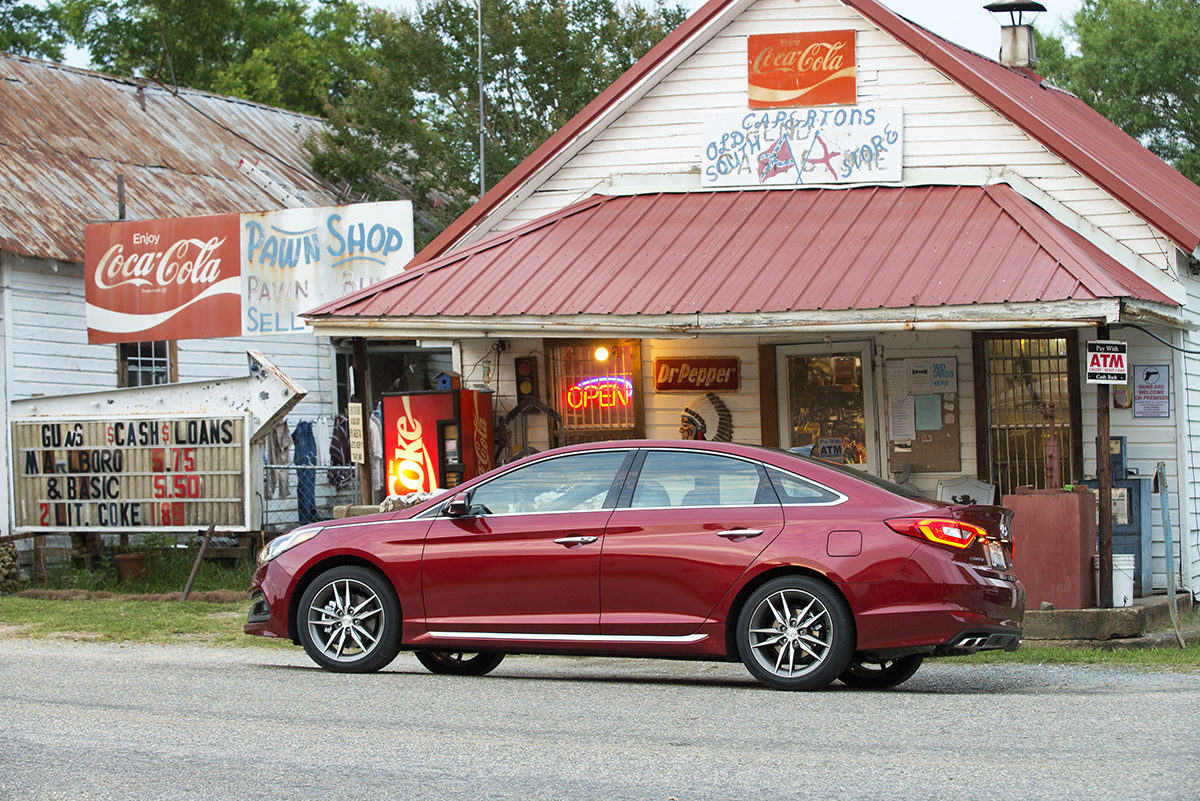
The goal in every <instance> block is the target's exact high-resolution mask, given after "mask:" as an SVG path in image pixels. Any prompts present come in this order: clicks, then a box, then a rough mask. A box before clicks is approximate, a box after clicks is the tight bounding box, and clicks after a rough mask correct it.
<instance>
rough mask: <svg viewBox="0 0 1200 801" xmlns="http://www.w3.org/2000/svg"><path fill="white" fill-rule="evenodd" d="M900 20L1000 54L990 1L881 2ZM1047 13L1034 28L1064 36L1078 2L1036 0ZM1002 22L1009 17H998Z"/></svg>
mask: <svg viewBox="0 0 1200 801" xmlns="http://www.w3.org/2000/svg"><path fill="white" fill-rule="evenodd" d="M880 2H882V3H883V4H884V5H885V6H887V7H888V8H890V9H891V10H892V11H895V12H896V13H897V14H899V15H900V16H902V17H907V18H908V19H910V20H912V21H913V22H915V23H917V24H918V25H920V26H921V27H923V28H928V29H929V30H931V31H933V32H934V33H936V34H938V35H939V36H941V37H943V38H946V39H949V40H950V41H952V42H954V43H955V44H957V45H960V46H962V47H965V48H967V49H968V50H974V51H975V52H976V53H981V54H982V55H985V56H990V57H992V58H995V57H996V55H997V54H998V53H999V51H1000V25H999V23H998V22H997V21H996V18H995V17H993V16H992V14H991V13H989V12H988V11H986V10H984V8H983V7H984V6H985V5H989V2H990V0H880ZM1039 2H1040V3H1041V4H1042V5H1044V6H1045V7H1046V11H1045V12H1044V13H1042V14H1038V15H1037V17H1036V25H1037V28H1038V30H1040V31H1042V32H1043V33H1053V34H1055V35H1056V36H1062V35H1063V29H1062V24H1061V21H1062V20H1064V19H1065V20H1067V21H1070V19H1071V18H1072V17H1073V16H1074V15H1075V12H1076V11H1077V10H1079V6H1080V5H1081V0H1039ZM1001 16H1002V17H1003V18H1004V20H1005V21H1007V20H1008V15H1007V14H1003V15H1001Z"/></svg>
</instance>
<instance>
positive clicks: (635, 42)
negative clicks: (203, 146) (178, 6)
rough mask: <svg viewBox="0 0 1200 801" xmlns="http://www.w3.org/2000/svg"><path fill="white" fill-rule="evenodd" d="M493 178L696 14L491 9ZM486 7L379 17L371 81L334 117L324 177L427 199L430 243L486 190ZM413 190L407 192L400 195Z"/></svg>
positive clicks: (536, 3)
mask: <svg viewBox="0 0 1200 801" xmlns="http://www.w3.org/2000/svg"><path fill="white" fill-rule="evenodd" d="M482 15H483V50H484V52H483V70H482V71H483V75H484V103H483V114H482V118H483V129H484V170H485V175H484V179H485V183H486V185H487V186H490V185H492V184H494V183H496V182H497V181H498V180H500V179H501V178H502V177H503V176H504V175H506V174H507V173H508V172H509V171H511V170H512V169H513V168H514V167H516V166H517V165H518V164H519V163H520V162H521V161H522V160H523V159H524V158H525V157H526V156H528V155H529V154H530V153H532V152H533V151H534V150H535V149H536V148H537V147H538V146H539V145H540V144H542V143H543V142H544V141H546V139H548V138H549V137H550V136H551V135H552V134H553V133H554V132H555V131H557V130H558V129H559V128H561V127H562V126H563V125H564V124H565V123H566V122H567V121H568V120H570V119H571V118H572V117H573V116H574V115H575V114H577V113H578V112H579V111H580V110H582V109H583V107H584V106H585V105H587V104H588V103H589V102H590V101H591V100H592V99H594V98H595V97H596V95H597V94H599V93H600V92H601V91H603V90H604V89H605V88H607V87H608V86H609V84H611V83H612V82H613V81H615V80H616V79H617V78H618V77H620V75H621V74H622V73H623V72H625V71H626V70H627V69H629V67H631V66H633V64H634V63H635V62H636V61H637V59H638V58H640V57H641V56H642V55H644V54H645V53H646V52H647V51H648V50H649V49H650V48H652V47H653V46H654V45H655V44H657V43H658V42H659V41H660V40H661V39H662V38H663V37H664V36H666V35H667V34H668V33H670V32H671V31H672V30H673V29H674V28H675V27H676V26H677V25H678V24H679V23H680V22H682V21H683V20H684V19H685V18H686V17H687V11H686V10H685V9H684V8H682V7H680V6H676V7H672V8H667V7H666V6H665V5H662V4H660V5H657V6H655V7H654V8H652V9H646V8H643V7H642V6H640V5H636V4H634V5H629V6H627V7H625V8H619V7H618V6H617V3H616V2H615V0H484V2H483V7H482ZM477 26H478V22H477V17H476V6H475V4H474V3H473V2H469V1H468V0H430V2H428V3H425V4H422V5H421V6H419V7H418V9H417V10H416V11H413V12H409V13H405V14H402V15H400V16H395V15H392V14H388V13H385V12H378V13H375V14H373V15H371V16H370V17H369V19H368V22H367V26H366V27H367V34H366V38H367V40H368V41H369V42H371V43H372V47H371V53H372V55H373V59H372V63H371V68H370V72H369V76H368V78H367V80H365V81H364V82H363V83H362V84H360V85H359V86H358V87H357V89H356V90H355V91H354V92H352V93H350V94H349V95H348V96H345V97H344V98H343V99H341V100H340V101H335V102H333V103H332V104H331V106H330V109H329V114H328V116H329V120H330V126H329V128H328V130H327V131H326V132H325V133H324V134H322V135H321V136H319V137H317V138H315V139H314V140H312V141H310V143H309V147H310V150H311V152H312V155H313V166H314V167H315V168H316V169H317V171H318V172H320V173H321V174H323V175H325V176H326V177H327V178H330V179H331V180H334V181H339V182H345V183H346V184H348V185H350V186H351V187H353V188H354V189H356V190H358V191H360V192H363V193H364V194H366V195H367V196H369V197H372V198H373V199H378V200H383V199H391V198H395V197H398V196H401V195H407V196H409V197H412V198H414V201H415V207H416V217H417V227H418V230H417V232H416V238H417V242H418V245H423V244H424V243H427V242H428V241H429V240H430V239H432V238H433V237H434V236H436V235H437V234H438V233H439V232H440V231H441V230H442V229H443V228H444V227H445V226H446V225H448V224H449V223H450V222H451V221H452V220H454V218H455V217H457V216H458V215H459V214H461V213H462V212H463V211H465V210H466V208H467V207H468V206H469V205H470V204H471V203H472V202H474V200H475V199H476V198H477V197H478V192H479V183H480V175H479V169H480V166H479V140H480V117H481V114H480V109H479V71H480V68H479V63H478V46H479V45H478V32H477ZM402 186H403V187H407V189H408V191H407V192H402V191H401V190H400V189H399V187H402Z"/></svg>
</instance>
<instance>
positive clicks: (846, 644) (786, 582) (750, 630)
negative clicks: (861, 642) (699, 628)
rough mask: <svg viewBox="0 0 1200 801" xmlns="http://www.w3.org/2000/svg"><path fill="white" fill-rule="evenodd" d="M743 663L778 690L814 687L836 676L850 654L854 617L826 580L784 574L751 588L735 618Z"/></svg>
mask: <svg viewBox="0 0 1200 801" xmlns="http://www.w3.org/2000/svg"><path fill="white" fill-rule="evenodd" d="M737 639H738V649H739V652H740V654H741V657H742V662H743V664H745V665H746V669H747V670H749V671H750V673H751V674H752V675H753V676H754V677H755V678H756V679H758V680H759V681H761V682H762V683H763V684H765V685H767V686H768V687H773V688H775V689H777V690H816V689H820V688H821V687H825V686H826V685H828V684H830V683H831V682H832V681H833V680H834V679H836V678H837V677H838V676H839V675H841V673H842V672H843V671H844V670H845V669H846V666H847V665H848V664H849V663H850V658H851V657H852V656H853V655H854V644H855V634H854V619H853V617H852V615H851V613H850V608H849V606H847V604H846V601H845V599H844V598H842V596H841V594H839V593H838V591H837V590H835V589H834V588H833V587H831V586H830V585H828V584H826V583H825V582H823V581H820V580H818V579H814V578H810V577H808V576H783V577H781V578H777V579H773V580H772V581H769V582H767V583H766V584H764V585H763V586H761V587H759V588H758V589H757V590H755V591H754V593H753V594H751V596H750V597H749V598H748V599H747V601H746V603H745V605H744V606H743V607H742V612H741V614H740V615H738V623H737Z"/></svg>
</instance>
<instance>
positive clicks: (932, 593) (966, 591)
mask: <svg viewBox="0 0 1200 801" xmlns="http://www.w3.org/2000/svg"><path fill="white" fill-rule="evenodd" d="M843 590H844V591H845V592H846V595H847V598H848V599H849V601H850V605H851V606H852V607H853V609H854V615H855V621H856V623H857V625H858V643H857V650H858V651H859V652H863V653H869V654H875V655H881V654H882V655H887V656H889V657H890V658H895V657H897V656H901V655H904V654H915V653H924V654H929V655H933V656H951V655H962V654H973V653H976V652H978V651H984V650H1008V651H1015V650H1016V649H1017V648H1019V647H1020V644H1021V636H1022V629H1021V620H1022V618H1023V617H1024V615H1025V588H1024V587H1022V586H1021V583H1020V581H1018V580H1017V578H1016V576H1014V575H1012V574H1011V573H1001V572H997V571H994V570H989V569H984V568H980V567H976V566H974V565H970V564H965V563H963V562H958V561H955V560H954V559H952V558H950V556H949V555H948V554H947V553H945V552H943V551H941V550H940V549H936V546H923V547H921V548H918V549H917V551H916V552H915V553H914V554H913V555H912V557H911V558H910V559H909V560H908V561H907V562H906V563H905V565H904V566H903V567H901V568H900V570H899V571H898V572H897V573H896V575H895V576H894V577H893V578H892V579H891V580H889V581H885V582H881V583H877V584H847V585H844V586H843Z"/></svg>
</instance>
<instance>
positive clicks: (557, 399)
mask: <svg viewBox="0 0 1200 801" xmlns="http://www.w3.org/2000/svg"><path fill="white" fill-rule="evenodd" d="M600 345H603V346H604V348H605V351H606V355H605V356H604V358H597V355H596V353H597V348H598V346H600ZM547 355H548V356H549V357H550V358H549V372H550V383H551V387H553V394H552V396H551V404H552V405H553V406H554V408H555V409H556V410H557V411H558V413H559V414H561V415H562V418H563V422H562V427H561V429H560V430H559V432H558V439H559V441H558V444H560V445H570V444H573V443H576V442H599V441H601V440H613V439H638V438H640V437H643V436H645V434H644V432H645V430H646V428H645V421H644V418H643V413H642V390H641V387H642V370H641V348H640V345H639V343H638V342H637V341H636V340H634V341H622V342H608V343H598V342H593V341H589V342H580V341H574V342H569V341H560V342H558V343H556V344H555V345H554V346H553V347H551V348H548V349H547Z"/></svg>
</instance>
